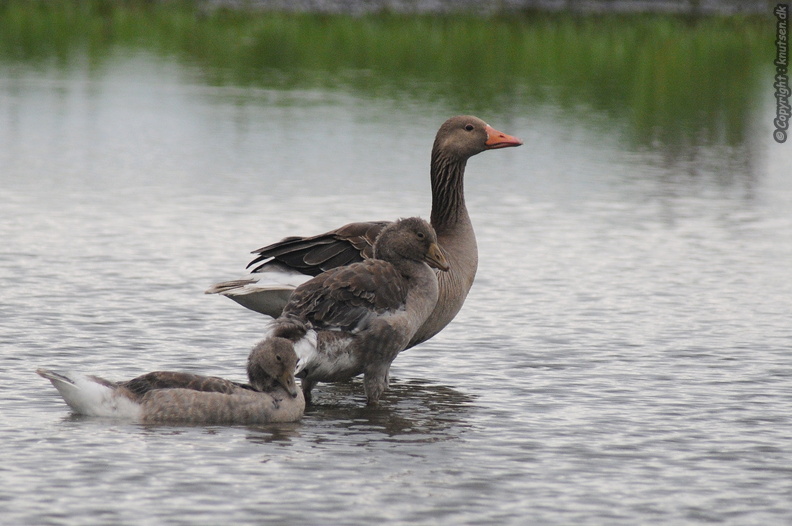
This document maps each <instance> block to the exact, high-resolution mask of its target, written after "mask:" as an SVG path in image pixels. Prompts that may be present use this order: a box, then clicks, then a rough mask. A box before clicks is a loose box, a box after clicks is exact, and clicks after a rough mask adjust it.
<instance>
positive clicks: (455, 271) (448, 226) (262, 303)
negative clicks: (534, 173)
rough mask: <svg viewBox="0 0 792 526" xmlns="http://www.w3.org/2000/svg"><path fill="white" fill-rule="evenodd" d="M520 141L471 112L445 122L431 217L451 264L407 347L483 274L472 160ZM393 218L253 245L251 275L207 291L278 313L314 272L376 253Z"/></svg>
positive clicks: (450, 313)
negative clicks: (468, 193)
mask: <svg viewBox="0 0 792 526" xmlns="http://www.w3.org/2000/svg"><path fill="white" fill-rule="evenodd" d="M521 144H522V141H520V140H519V139H517V138H516V137H512V136H510V135H506V134H504V133H501V132H499V131H497V130H495V129H493V128H492V127H491V126H489V125H488V124H487V123H485V122H484V121H482V120H481V119H479V118H477V117H473V116H469V115H462V116H458V117H452V118H451V119H448V120H447V121H446V122H445V123H443V125H442V126H441V127H440V129H439V130H438V132H437V135H436V137H435V141H434V145H433V147H432V157H431V171H430V175H431V185H432V214H431V225H432V227H434V229H435V231H436V234H437V240H438V244H439V245H440V247H441V248H442V249H443V253H444V255H445V257H446V259H447V261H448V264H449V266H450V267H451V270H450V271H449V272H446V273H443V274H440V276H439V277H438V287H439V298H438V301H437V303H436V306H435V309H434V312H432V313H431V315H430V316H428V317H427V319H426V320H425V321H424V323H423V324H422V326H421V327H419V328H418V330H417V331H415V333H414V334H413V335H412V337H411V338H410V341H409V343H408V345H407V346H408V347H412V346H413V345H417V344H418V343H421V342H423V341H426V340H428V339H429V338H431V337H432V336H434V335H435V334H437V333H438V332H440V331H441V330H443V328H445V326H446V325H448V324H449V323H450V322H451V320H453V319H454V317H455V316H456V315H457V313H458V312H459V311H460V309H461V308H462V305H463V304H464V302H465V299H466V298H467V294H468V292H469V291H470V288H471V286H472V285H473V280H474V278H475V276H476V269H477V267H478V247H477V244H476V236H475V233H474V231H473V225H472V223H471V221H470V216H469V215H468V211H467V208H466V206H465V197H464V174H465V166H466V163H467V160H468V159H469V158H470V157H472V156H473V155H476V154H478V153H480V152H483V151H485V150H493V149H499V148H507V147H511V146H519V145H521ZM389 224H390V222H389V221H371V222H358V223H350V224H347V225H344V226H342V227H341V228H338V229H335V230H331V231H329V232H326V233H324V234H319V235H316V236H311V237H287V238H285V239H283V240H281V241H279V242H277V243H274V244H272V245H268V246H266V247H263V248H260V249H258V250H256V251H254V253H255V254H257V257H256V258H255V259H254V260H253V261H252V262H251V263H250V265H248V267H253V270H252V272H251V274H250V275H249V276H248V277H246V278H243V279H241V280H235V281H228V282H223V283H218V284H216V285H214V286H212V287H211V288H210V289H209V290H207V291H206V292H207V294H221V295H224V296H226V297H228V298H230V299H232V300H234V301H236V302H237V303H239V304H240V305H242V306H244V307H247V308H249V309H251V310H254V311H257V312H261V313H262V314H267V315H269V316H272V317H278V316H280V314H281V313H282V312H283V309H284V307H285V305H286V303H287V302H288V300H289V298H290V297H291V294H292V292H293V291H294V290H295V288H297V286H299V285H300V284H301V283H304V282H306V281H307V280H309V279H310V278H311V277H312V276H317V275H319V274H320V273H321V272H324V271H327V270H330V269H332V268H337V267H340V266H345V265H350V264H352V263H356V262H360V261H363V260H366V259H369V258H371V257H372V255H373V245H374V240H375V239H376V238H377V235H378V234H379V233H380V232H381V231H382V230H383V229H384V228H385V227H386V226H387V225H389Z"/></svg>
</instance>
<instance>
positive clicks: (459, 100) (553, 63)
mask: <svg viewBox="0 0 792 526" xmlns="http://www.w3.org/2000/svg"><path fill="white" fill-rule="evenodd" d="M772 31H773V28H772V25H771V23H770V21H769V19H764V18H762V17H756V18H745V17H740V18H736V17H735V18H729V17H713V18H701V19H697V20H696V21H695V22H691V21H690V20H687V19H684V18H675V17H670V16H637V17H623V16H617V17H610V16H588V17H586V16H584V17H580V16H563V15H558V14H556V15H539V14H535V13H534V14H526V15H524V16H516V17H514V16H512V17H506V18H499V17H496V18H487V19H479V18H473V17H464V16H462V17H459V16H457V17H451V18H443V17H433V16H413V17H403V16H396V15H390V16H388V15H380V16H369V17H348V16H314V15H294V14H276V13H266V12H265V13H260V12H253V13H250V12H233V11H226V10H215V11H211V12H205V11H202V10H201V9H200V8H199V6H198V5H193V6H191V5H190V4H189V3H187V4H179V5H177V6H174V5H172V4H168V3H161V2H154V3H149V2H131V3H117V2H111V1H109V0H107V1H95V2H80V3H76V2H75V3H72V2H25V1H20V0H10V1H7V2H5V3H4V4H3V5H2V6H0V61H3V62H5V63H6V64H9V63H10V64H12V65H14V64H20V63H21V64H25V66H26V67H29V66H31V65H39V66H48V65H50V64H52V63H53V60H54V62H55V63H56V64H58V66H59V67H63V68H67V69H68V68H73V67H75V66H80V67H84V66H86V64H85V60H86V59H87V61H88V64H87V68H88V70H89V75H91V76H101V75H102V72H103V70H104V69H105V68H106V67H107V66H108V61H109V60H112V52H113V51H114V50H117V49H119V48H121V49H125V50H144V51H146V52H149V53H152V54H155V55H158V56H163V57H168V58H174V59H176V60H178V61H179V62H180V63H182V64H184V65H185V66H187V68H188V71H189V74H188V76H189V77H190V78H189V79H188V82H192V81H196V80H197V81H199V82H200V83H201V84H204V83H207V84H209V85H219V86H247V87H263V88H275V89H286V90H294V89H317V88H319V89H322V90H330V91H336V90H343V91H351V92H354V93H356V94H358V95H360V96H364V97H383V96H384V97H388V98H390V99H394V100H398V101H399V102H400V103H402V104H411V101H412V100H413V99H415V98H416V97H420V99H421V100H423V101H426V102H428V101H431V102H432V103H433V104H436V105H439V106H442V107H444V108H447V110H446V111H445V112H444V113H458V111H457V108H466V111H467V112H469V113H477V112H483V111H486V112H487V114H489V115H491V116H492V118H495V117H499V118H501V119H504V118H507V117H508V116H509V115H513V114H515V113H516V114H525V113H530V112H531V111H532V110H534V109H535V108H536V107H537V106H542V105H546V104H552V105H553V106H555V107H558V108H560V109H561V110H563V111H564V112H566V113H569V114H573V115H576V116H577V118H575V119H574V120H573V123H571V125H574V126H581V125H583V126H585V125H587V123H588V122H590V120H591V118H592V115H589V113H591V112H594V113H595V114H598V115H602V116H604V117H605V118H607V119H620V120H624V121H625V122H626V123H627V124H628V126H627V128H626V130H625V133H624V139H625V140H626V141H628V142H629V143H631V144H633V145H635V146H650V147H655V146H656V144H657V143H658V142H659V143H661V144H668V145H670V146H671V147H672V148H673V150H675V151H680V152H685V155H687V154H688V153H690V152H695V151H696V147H697V146H699V145H705V144H706V145H709V144H720V143H723V144H728V145H739V144H742V143H744V142H745V141H746V140H747V139H748V138H749V136H750V133H751V128H752V125H753V120H754V119H755V116H756V112H757V109H758V108H757V105H756V103H755V98H756V96H757V94H758V93H760V90H761V89H762V88H763V87H764V86H762V85H760V83H759V81H758V77H759V75H760V74H765V73H767V71H766V70H765V69H764V68H763V64H768V63H769V61H770V59H771V58H772V56H774V55H772V53H773V49H772V39H771V38H769V37H768V35H771V34H772Z"/></svg>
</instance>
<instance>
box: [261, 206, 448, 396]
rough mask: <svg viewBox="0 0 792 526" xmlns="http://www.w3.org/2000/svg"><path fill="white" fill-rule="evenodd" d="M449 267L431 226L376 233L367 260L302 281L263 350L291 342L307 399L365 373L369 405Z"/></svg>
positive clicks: (408, 222) (402, 224)
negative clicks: (322, 386) (320, 385)
mask: <svg viewBox="0 0 792 526" xmlns="http://www.w3.org/2000/svg"><path fill="white" fill-rule="evenodd" d="M430 266H431V267H434V268H438V269H440V270H443V271H447V270H448V262H447V261H446V258H445V256H443V253H442V251H441V250H440V247H439V246H438V245H437V236H436V235H435V232H434V230H433V229H432V227H431V226H429V224H428V223H427V222H426V221H424V220H423V219H420V218H417V217H413V218H408V219H401V220H399V221H397V222H395V223H392V224H390V225H388V226H387V227H386V228H384V229H383V230H382V232H381V233H380V235H379V236H378V237H377V240H376V243H375V244H374V253H373V259H366V260H365V261H362V262H358V263H353V264H351V265H348V266H344V267H337V268H334V269H330V270H328V271H326V272H324V273H322V274H319V275H318V276H317V277H315V278H313V279H311V280H310V281H308V282H306V283H304V284H302V285H300V286H299V287H297V289H296V290H295V291H294V293H293V294H292V295H291V298H290V299H289V302H288V303H287V304H286V307H285V308H284V309H283V314H281V316H280V317H279V318H278V319H276V320H275V321H274V322H273V323H272V325H271V327H270V329H269V331H268V336H267V338H266V339H265V340H264V341H263V342H261V343H260V344H259V345H261V346H263V347H264V348H268V347H269V346H272V347H276V346H278V347H283V346H293V348H294V350H295V351H296V353H297V356H298V357H299V363H298V366H297V371H298V376H299V377H300V378H302V390H303V394H304V396H305V399H306V400H307V401H308V402H310V400H311V389H313V387H314V385H316V383H317V382H333V381H338V380H344V379H348V378H351V377H353V376H357V375H359V374H361V373H363V375H364V379H363V385H364V387H365V390H366V401H367V402H368V404H376V403H377V401H378V400H379V397H380V395H381V394H382V392H383V391H384V390H385V389H386V388H387V386H388V371H389V369H390V365H391V362H393V360H394V359H395V358H396V355H398V354H399V352H401V351H402V350H404V348H405V347H406V346H407V344H408V343H409V342H410V339H411V338H412V337H413V336H414V334H415V331H417V330H418V329H419V327H421V325H422V324H423V323H424V322H425V320H426V317H427V316H429V314H430V313H431V312H432V310H433V309H434V307H435V304H436V303H437V297H438V285H437V276H436V274H435V272H434V271H433V270H432V269H431V268H430Z"/></svg>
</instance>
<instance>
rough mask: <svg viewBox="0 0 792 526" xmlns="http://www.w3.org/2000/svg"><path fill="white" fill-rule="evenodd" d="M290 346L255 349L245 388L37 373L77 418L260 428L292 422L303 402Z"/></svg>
mask: <svg viewBox="0 0 792 526" xmlns="http://www.w3.org/2000/svg"><path fill="white" fill-rule="evenodd" d="M296 366H297V355H296V354H295V353H294V349H293V347H292V346H291V345H278V344H277V342H276V344H274V345H272V344H269V345H266V346H264V345H256V347H254V348H253V350H252V351H251V353H250V356H249V358H248V367H247V368H248V378H249V380H250V384H241V383H237V382H232V381H230V380H225V379H223V378H217V377H214V376H201V375H196V374H189V373H179V372H168V371H155V372H152V373H147V374H144V375H142V376H138V377H137V378H133V379H132V380H128V381H124V382H111V381H109V380H105V379H104V378H99V377H97V376H88V375H65V374H61V373H56V372H54V371H50V370H47V369H38V370H37V371H36V372H37V373H38V374H39V375H41V376H43V377H44V378H46V379H48V380H50V381H51V382H52V385H54V386H55V388H56V389H57V390H58V391H59V392H60V394H61V396H62V397H63V399H64V400H65V401H66V403H67V404H69V406H70V407H71V408H72V409H73V410H74V411H75V412H76V413H79V414H83V415H89V416H103V417H112V418H119V419H126V420H132V421H135V422H143V423H155V422H156V423H190V424H262V423H267V422H295V421H297V420H299V419H300V417H301V416H302V414H303V411H304V410H305V399H304V398H303V395H302V392H301V391H300V389H298V388H297V386H296V381H295V378H294V371H295V367H296Z"/></svg>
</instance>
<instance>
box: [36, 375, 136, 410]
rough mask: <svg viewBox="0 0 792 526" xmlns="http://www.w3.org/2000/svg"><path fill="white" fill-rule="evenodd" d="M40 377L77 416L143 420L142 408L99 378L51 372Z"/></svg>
mask: <svg viewBox="0 0 792 526" xmlns="http://www.w3.org/2000/svg"><path fill="white" fill-rule="evenodd" d="M36 373H38V374H39V375H40V376H43V377H44V378H46V379H48V380H49V381H50V382H52V385H54V386H55V388H56V389H57V390H58V392H59V393H60V394H61V396H62V397H63V400H65V401H66V403H67V404H69V407H71V408H72V409H73V410H74V412H76V413H79V414H81V415H88V416H103V417H113V418H131V419H134V420H138V419H139V418H140V405H139V404H137V403H135V402H133V401H132V400H130V399H129V398H127V397H126V396H124V395H123V394H121V393H119V392H118V390H117V389H116V388H115V387H111V386H108V385H104V384H102V383H100V382H99V381H97V379H96V378H95V377H92V376H87V375H83V374H72V375H69V376H67V375H65V374H61V373H56V372H55V371H50V370H47V369H37V370H36Z"/></svg>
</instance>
